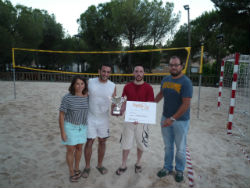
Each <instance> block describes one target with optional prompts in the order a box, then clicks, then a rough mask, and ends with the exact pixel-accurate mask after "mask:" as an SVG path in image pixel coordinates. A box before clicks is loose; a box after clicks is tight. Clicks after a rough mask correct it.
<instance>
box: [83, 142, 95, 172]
mask: <svg viewBox="0 0 250 188" xmlns="http://www.w3.org/2000/svg"><path fill="white" fill-rule="evenodd" d="M94 141H95V140H94V139H88V140H87V143H86V144H85V147H84V157H85V163H86V166H85V168H87V169H88V168H90V159H91V155H92V145H93V143H94Z"/></svg>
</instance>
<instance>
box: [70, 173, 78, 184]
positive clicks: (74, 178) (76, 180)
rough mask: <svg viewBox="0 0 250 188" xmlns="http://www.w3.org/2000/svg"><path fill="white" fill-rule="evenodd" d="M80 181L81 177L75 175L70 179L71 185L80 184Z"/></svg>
mask: <svg viewBox="0 0 250 188" xmlns="http://www.w3.org/2000/svg"><path fill="white" fill-rule="evenodd" d="M78 179H79V177H77V176H76V175H75V174H74V175H73V176H70V177H69V181H70V182H71V183H75V182H78Z"/></svg>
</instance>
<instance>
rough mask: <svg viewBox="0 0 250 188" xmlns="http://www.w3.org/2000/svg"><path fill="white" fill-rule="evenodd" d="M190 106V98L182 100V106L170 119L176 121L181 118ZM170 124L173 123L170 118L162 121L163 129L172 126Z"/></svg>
mask: <svg viewBox="0 0 250 188" xmlns="http://www.w3.org/2000/svg"><path fill="white" fill-rule="evenodd" d="M190 104H191V98H182V104H181V106H180V108H179V109H178V110H177V112H176V113H175V114H174V115H173V116H172V117H173V118H174V119H178V118H179V117H181V116H182V115H183V114H184V113H185V112H186V111H187V110H188V108H189V106H190ZM172 123H173V120H171V119H170V118H167V119H166V120H165V121H164V124H163V127H166V126H170V125H172Z"/></svg>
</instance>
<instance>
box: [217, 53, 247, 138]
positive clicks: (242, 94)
mask: <svg viewBox="0 0 250 188" xmlns="http://www.w3.org/2000/svg"><path fill="white" fill-rule="evenodd" d="M234 62H235V59H234V58H230V59H227V60H225V65H224V78H223V89H222V98H221V100H222V102H221V104H222V108H223V109H229V107H230V98H231V91H232V82H233V72H234ZM249 122H250V56H249V55H240V59H239V66H238V79H237V89H236V95H235V107H234V116H233V129H234V128H236V130H237V131H239V132H240V134H241V135H244V136H246V135H248V136H249V135H250V125H249Z"/></svg>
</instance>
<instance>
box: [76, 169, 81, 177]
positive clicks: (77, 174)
mask: <svg viewBox="0 0 250 188" xmlns="http://www.w3.org/2000/svg"><path fill="white" fill-rule="evenodd" d="M74 173H75V176H76V177H78V178H80V177H81V175H82V172H81V170H74Z"/></svg>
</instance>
